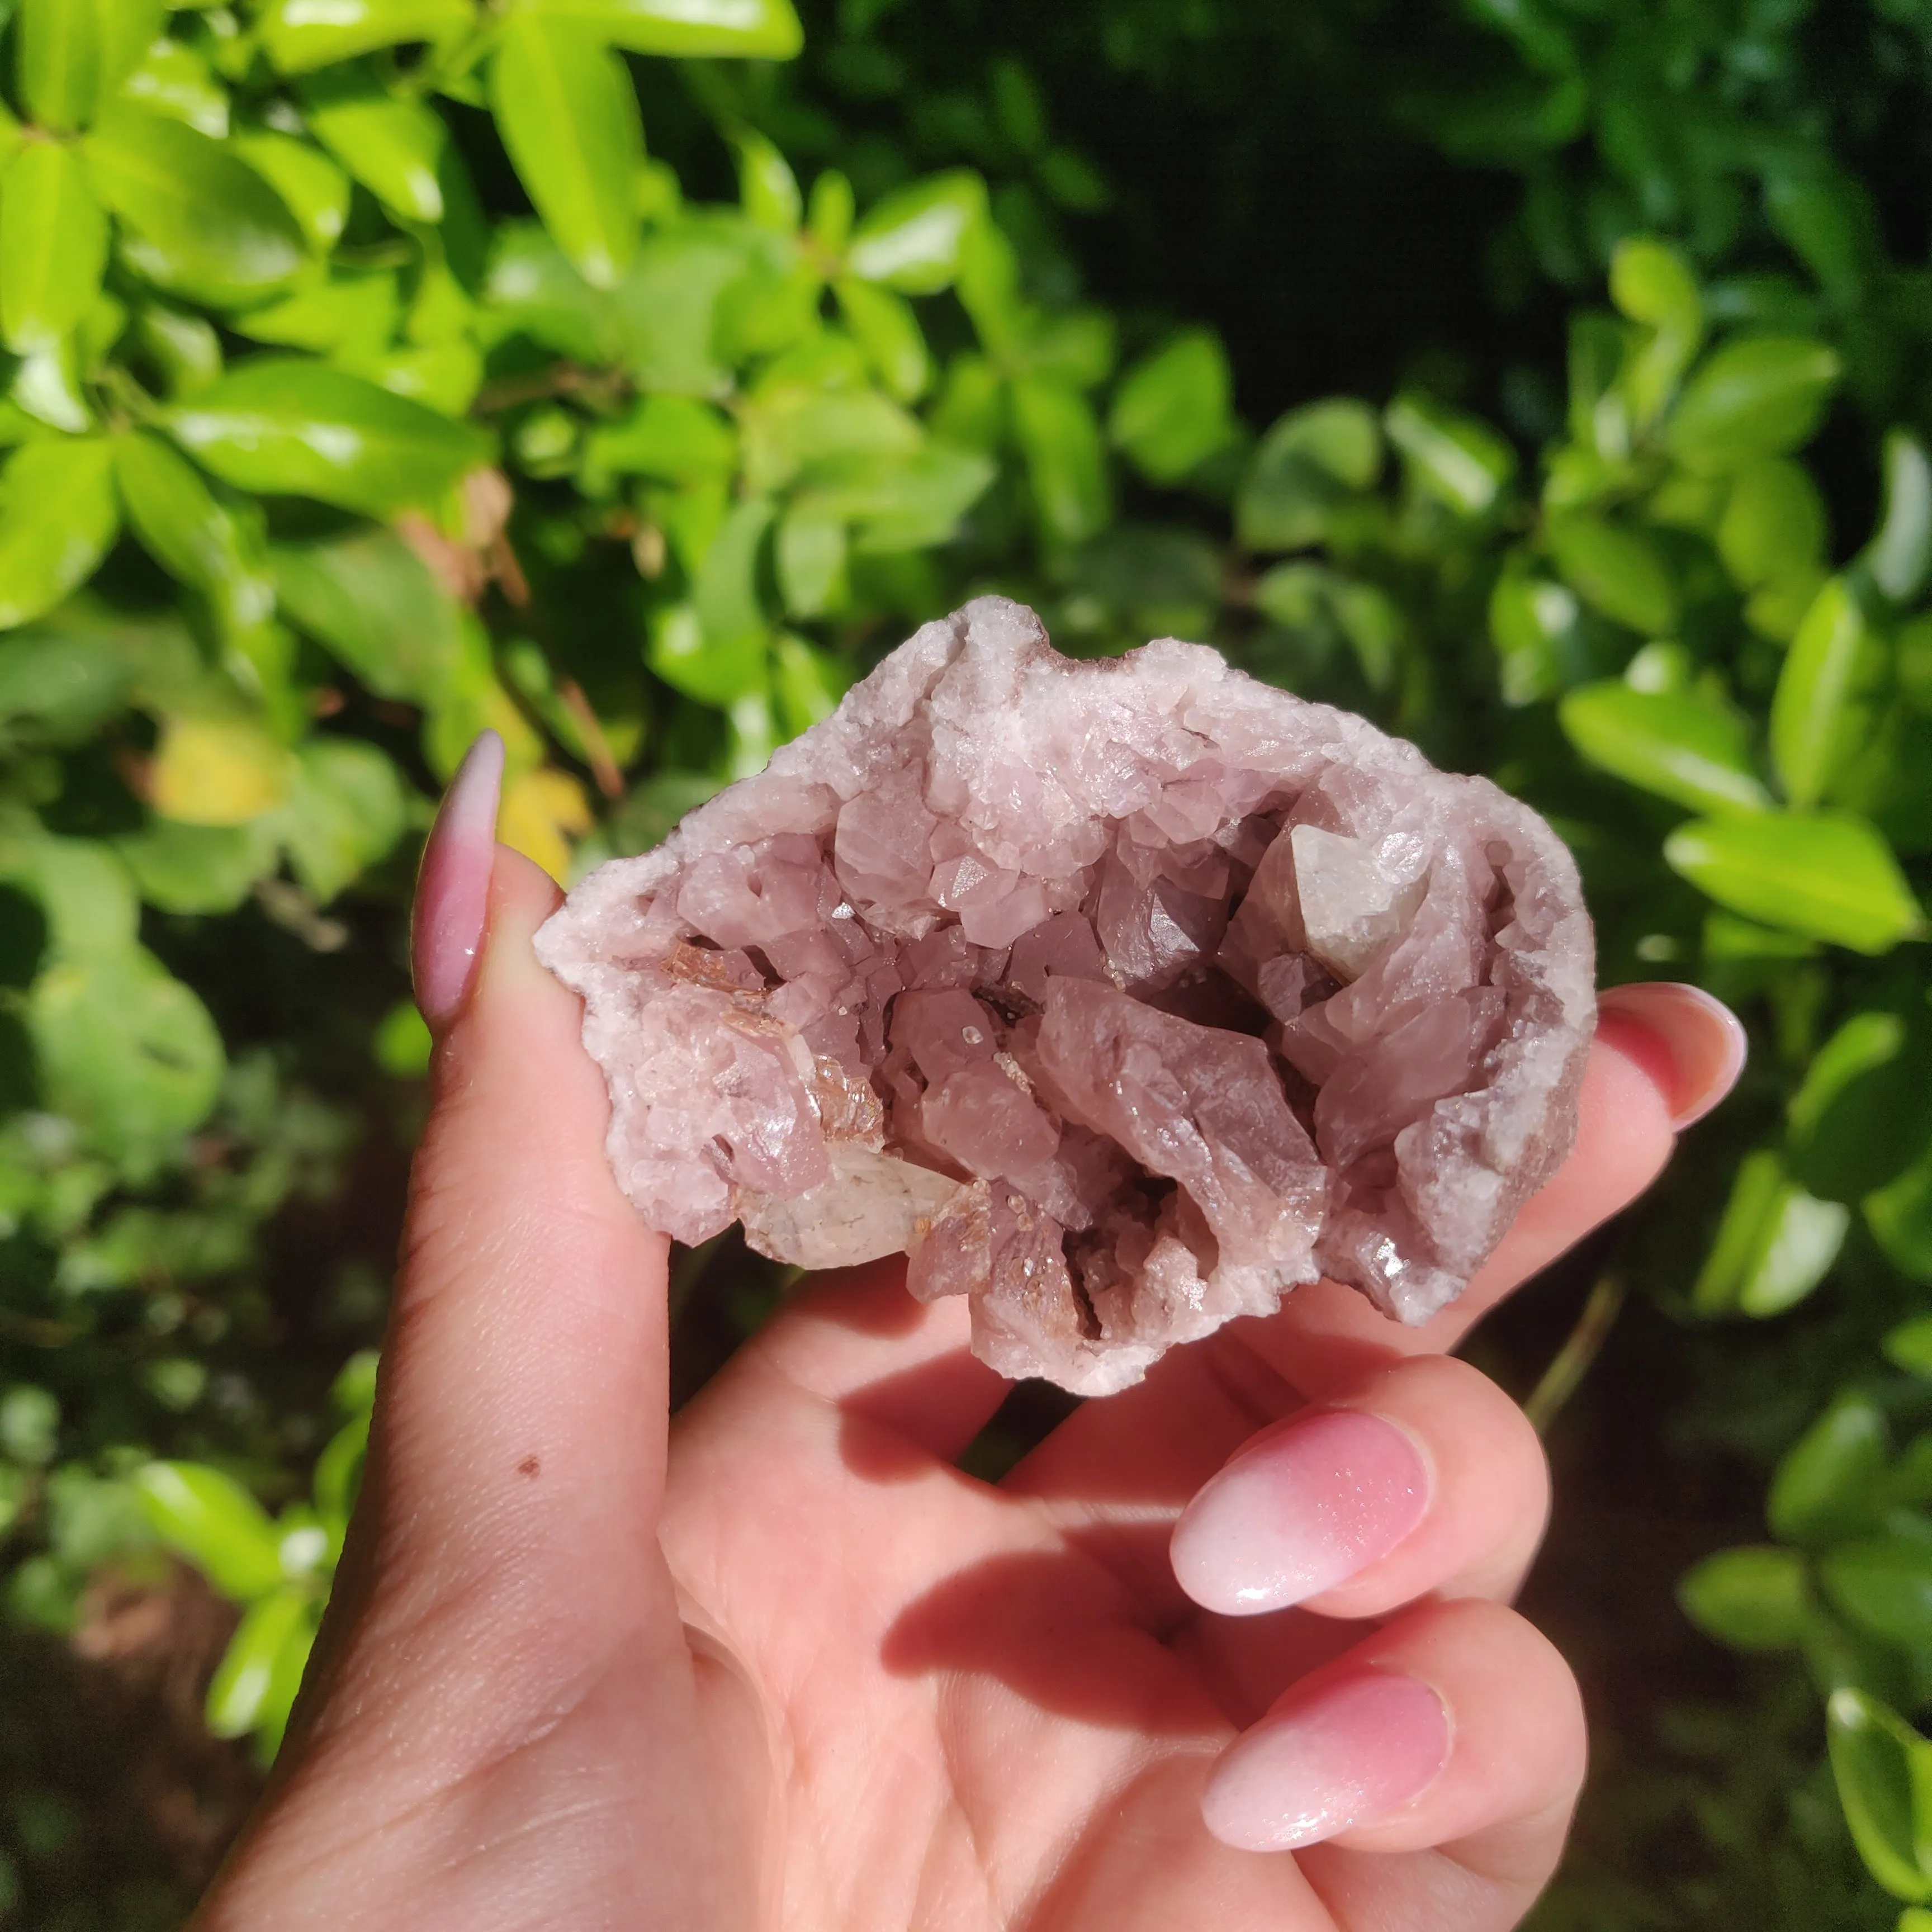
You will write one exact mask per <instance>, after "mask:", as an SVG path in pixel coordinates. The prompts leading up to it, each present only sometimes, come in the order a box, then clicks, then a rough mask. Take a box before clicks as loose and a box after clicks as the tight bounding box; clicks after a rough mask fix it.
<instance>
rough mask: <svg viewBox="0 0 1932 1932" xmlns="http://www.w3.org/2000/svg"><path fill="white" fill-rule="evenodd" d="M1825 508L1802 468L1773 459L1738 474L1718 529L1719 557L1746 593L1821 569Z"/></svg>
mask: <svg viewBox="0 0 1932 1932" xmlns="http://www.w3.org/2000/svg"><path fill="white" fill-rule="evenodd" d="M1825 538H1826V529H1825V505H1824V500H1823V498H1822V497H1820V495H1819V494H1818V486H1817V484H1815V483H1814V482H1813V481H1812V480H1811V474H1810V472H1808V471H1807V470H1806V469H1805V467H1804V466H1803V465H1802V464H1801V463H1794V462H1793V461H1792V460H1791V459H1790V458H1789V457H1784V456H1767V457H1766V458H1763V460H1762V461H1760V462H1757V463H1753V464H1751V466H1750V467H1749V468H1748V469H1742V470H1740V471H1739V472H1738V476H1737V480H1736V481H1735V482H1734V483H1733V484H1732V485H1731V490H1730V496H1729V497H1728V498H1727V499H1726V501H1725V504H1724V514H1723V516H1722V517H1721V519H1720V520H1719V522H1718V555H1719V556H1721V557H1722V558H1723V559H1724V568H1726V569H1727V570H1728V571H1730V574H1731V580H1732V581H1733V583H1736V585H1737V586H1739V589H1744V590H1755V589H1757V588H1758V586H1760V584H1765V583H1774V582H1775V581H1777V580H1779V579H1781V578H1787V577H1791V576H1792V575H1793V574H1796V573H1799V572H1803V571H1811V570H1814V569H1816V568H1817V567H1818V565H1819V563H1820V559H1822V558H1823V556H1824V553H1825Z"/></svg>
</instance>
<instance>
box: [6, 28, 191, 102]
mask: <svg viewBox="0 0 1932 1932" xmlns="http://www.w3.org/2000/svg"><path fill="white" fill-rule="evenodd" d="M165 15H166V7H165V5H164V4H163V0H21V6H20V26H19V27H18V28H17V30H16V34H15V62H16V69H15V71H16V74H17V79H18V81H19V84H20V95H21V98H22V99H23V100H24V101H25V102H26V105H27V108H28V112H29V113H31V115H33V118H34V120H35V121H38V122H39V123H40V125H41V126H42V127H53V128H58V129H61V130H63V131H65V130H70V129H72V128H75V127H83V126H85V125H86V123H87V122H88V121H89V120H90V119H92V118H93V116H94V115H95V114H97V113H99V112H100V111H101V108H102V107H104V105H105V104H106V103H107V101H109V100H110V99H111V98H112V97H113V95H114V93H115V91H116V89H118V88H119V86H120V85H121V83H122V81H124V80H126V79H127V76H128V75H129V74H131V73H132V72H133V70H134V68H135V67H136V65H138V63H139V61H140V58H141V56H142V55H143V54H144V53H145V52H147V50H148V46H149V45H150V44H151V43H152V42H153V40H154V38H155V37H156V36H157V34H159V33H160V31H161V23H162V21H163V18H164V17H165Z"/></svg>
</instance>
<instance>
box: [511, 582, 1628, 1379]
mask: <svg viewBox="0 0 1932 1932" xmlns="http://www.w3.org/2000/svg"><path fill="white" fill-rule="evenodd" d="M537 945H538V953H540V955H541V957H542V958H543V959H544V962H545V963H546V964H547V965H549V966H550V968H552V970H553V971H555V972H556V974H558V976H559V977H560V978H562V980H564V981H565V983H567V984H568V985H569V986H571V987H573V988H574V989H576V990H577V992H580V993H581V994H582V995H583V998H584V1002H585V1011H584V1022H583V1037H584V1041H585V1044H586V1046H588V1048H589V1050H590V1052H592V1055H595V1058H596V1059H597V1060H598V1062H599V1063H600V1064H601V1066H602V1067H603V1069H604V1073H605V1076H606V1077H607V1080H608V1082H609V1085H610V1098H611V1121H610V1139H609V1150H610V1159H611V1162H612V1164H613V1167H614V1168H615V1170H616V1174H617V1176H618V1178H619V1181H620V1182H621V1183H622V1185H623V1187H624V1189H625V1192H626V1193H628V1195H629V1196H630V1198H631V1200H632V1201H633V1202H635V1204H636V1205H637V1208H638V1209H639V1210H640V1212H642V1213H643V1214H644V1215H645V1216H646V1218H647V1219H648V1220H649V1221H650V1222H651V1223H652V1224H653V1225H654V1226H657V1227H658V1228H661V1229H664V1230H665V1231H666V1232H668V1233H670V1235H673V1236H674V1237H676V1238H677V1239H678V1240H679V1241H690V1242H696V1241H703V1240H705V1239H706V1238H708V1237H709V1236H710V1235H715V1234H716V1233H718V1232H719V1231H720V1230H721V1229H724V1227H726V1226H728V1225H729V1224H730V1223H731V1222H732V1221H733V1220H741V1221H742V1223H744V1226H745V1235H746V1238H747V1239H748V1241H750V1243H751V1245H752V1246H753V1247H754V1248H757V1250H760V1252H762V1253H766V1254H768V1255H770V1256H774V1257H775V1258H776V1259H778V1260H780V1261H783V1262H795V1263H796V1264H798V1265H799V1266H801V1267H804V1268H830V1267H836V1266H839V1265H844V1264H847V1263H850V1262H859V1261H865V1260H869V1259H873V1258H874V1257H877V1256H881V1255H886V1254H891V1253H895V1252H898V1251H899V1250H904V1252H905V1253H907V1255H908V1256H910V1262H909V1264H908V1269H907V1280H908V1285H909V1286H910V1289H911V1291H912V1292H913V1294H914V1295H918V1296H919V1297H921V1298H926V1299H930V1298H933V1297H935V1296H939V1295H965V1296H966V1297H967V1298H968V1299H969V1301H970V1302H971V1310H972V1330H973V1346H974V1349H975V1351H976V1352H977V1353H978V1354H979V1355H980V1356H981V1357H982V1358H983V1359H984V1360H986V1361H988V1362H989V1363H990V1364H992V1366H993V1367H995V1368H997V1369H999V1370H1002V1371H1003V1372H1004V1373H1007V1374H1008V1375H1011V1376H1028V1375H1038V1376H1048V1377H1049V1378H1051V1379H1052V1380H1054V1381H1055V1382H1059V1383H1061V1384H1062V1385H1064V1386H1065V1387H1066V1388H1070V1389H1073V1390H1076V1391H1079V1392H1081V1393H1082V1394H1106V1393H1108V1392H1109V1391H1112V1390H1115V1389H1118V1388H1124V1387H1125V1386H1127V1385H1128V1384H1130V1383H1132V1382H1136V1381H1138V1380H1139V1379H1140V1377H1141V1376H1142V1375H1143V1374H1144V1373H1145V1371H1146V1370H1147V1367H1148V1364H1151V1362H1153V1361H1154V1360H1155V1358H1157V1357H1158V1356H1159V1355H1161V1354H1162V1353H1163V1351H1165V1350H1166V1349H1169V1348H1170V1347H1172V1346H1173V1345H1174V1344H1175V1343H1179V1342H1185V1341H1189V1340H1193V1339H1194V1338H1196V1337H1199V1336H1202V1335H1205V1334H1208V1333H1209V1332H1210V1331H1212V1330H1213V1329H1214V1328H1218V1327H1219V1326H1220V1325H1221V1324H1222V1323H1223V1322H1227V1321H1229V1320H1230V1319H1232V1318H1233V1317H1235V1316H1241V1315H1256V1314H1265V1313H1270V1312H1271V1311H1272V1310H1274V1309H1275V1308H1276V1307H1277V1306H1278V1304H1279V1303H1280V1298H1281V1296H1282V1295H1283V1293H1284V1292H1286V1290H1288V1289H1292V1288H1293V1287H1294V1286H1295V1285H1296V1284H1297V1283H1301V1282H1307V1281H1312V1280H1314V1279H1315V1278H1316V1277H1317V1276H1319V1275H1323V1274H1326V1275H1328V1276H1331V1277H1334V1278H1337V1279H1338V1280H1343V1281H1346V1282H1349V1283H1353V1284H1354V1285H1355V1286H1357V1287H1358V1288H1359V1289H1361V1290H1362V1291H1363V1292H1364V1293H1366V1294H1367V1295H1369V1296H1370V1298H1371V1299H1372V1300H1373V1301H1375V1303H1376V1304H1377V1305H1378V1306H1379V1307H1381V1308H1382V1310H1384V1311H1385V1312H1386V1313H1389V1314H1391V1315H1393V1316H1397V1317H1399V1318H1400V1319H1402V1320H1404V1321H1406V1322H1419V1321H1422V1320H1424V1319H1427V1317H1428V1316H1430V1315H1432V1314H1433V1313H1435V1312H1436V1310H1438V1309H1439V1308H1440V1307H1442V1306H1443V1304H1445V1302H1447V1301H1450V1300H1451V1298H1454V1296H1455V1295H1457V1293H1459V1292H1460V1290H1461V1289H1463V1287H1464V1286H1466V1284H1467V1283H1468V1281H1469V1277H1470V1276H1471V1274H1472V1273H1473V1272H1474V1271H1475V1269H1476V1268H1477V1267H1478V1265H1480V1264H1481V1262H1482V1261H1483V1260H1484V1259H1485V1257H1487V1255H1488V1254H1489V1253H1490V1250H1492V1249H1493V1247H1494V1246H1495V1245H1496V1241H1498V1239H1499V1238H1500V1237H1501V1235H1502V1233H1503V1232H1504V1230H1505V1229H1506V1228H1508V1226H1509V1224H1510V1222H1511V1219H1512V1218H1513V1217H1514V1214H1515V1213H1516V1211H1517V1208H1518V1207H1519V1206H1520V1205H1521V1203H1522V1202H1523V1199H1525V1197H1526V1196H1527V1195H1528V1194H1529V1193H1530V1192H1531V1191H1532V1190H1533V1189H1534V1188H1535V1187H1537V1186H1538V1184H1540V1183H1541V1182H1542V1181H1544V1179H1545V1178H1547V1176H1548V1175H1550V1172H1552V1171H1553V1169H1555V1167H1556V1166H1557V1164H1558V1163H1559V1162H1560V1161H1561V1160H1562V1157H1563V1156H1564V1154H1565V1153H1566V1152H1567V1151H1568V1148H1569V1145H1570V1143H1571V1138H1572V1136H1573V1133H1574V1127H1575V1116H1576V1100H1577V1089H1578V1086H1579V1084H1580V1081H1581V1078H1582V1074H1583V1060H1584V1056H1585V1054H1586V1050H1587V1049H1588V1046H1589V1037H1590V1034H1591V1031H1592V1027H1593V1025H1594V1022H1595V1000H1594V996H1593V994H1592V983H1593V959H1592V935H1591V930H1590V924H1589V919H1588V917H1587V916H1586V913H1585V912H1584V910H1583V902H1582V898H1581V895H1580V891H1579V889H1578V885H1577V874H1576V871H1575V868H1574V865H1572V863H1571V859H1570V857H1569V855H1568V853H1567V852H1566V851H1565V849H1564V847H1563V846H1562V844H1561V843H1560V842H1559V841H1558V839H1557V838H1556V835H1554V834H1553V832H1551V831H1550V828H1549V827H1548V826H1547V825H1545V824H1544V823H1543V821H1542V820H1541V819H1540V818H1538V817H1537V816H1536V815H1535V813H1533V812H1532V811H1530V810H1529V808H1527V807H1526V806H1524V805H1520V804H1519V803H1517V802H1516V801H1515V800H1514V799H1511V798H1510V797H1508V796H1507V795H1506V794H1505V793H1502V792H1501V791H1499V790H1497V789H1496V787H1495V786H1493V785H1492V784H1490V783H1488V782H1487V781H1486V780H1484V779H1481V778H1463V777H1457V776H1453V775H1449V774H1447V773H1444V772H1439V771H1436V769H1433V767H1432V766H1430V764H1429V763H1427V761H1426V760H1424V757H1422V755H1421V753H1420V752H1419V751H1417V750H1416V749H1415V747H1414V746H1412V745H1408V744H1405V743H1403V742H1400V741H1399V740H1397V739H1392V738H1390V737H1388V736H1386V735H1385V733H1382V732H1381V731H1379V730H1376V728H1375V727H1373V725H1370V724H1367V723H1366V722H1365V721H1363V720H1362V719H1361V718H1355V717H1352V716H1350V715H1347V714H1346V713H1345V712H1337V711H1335V710H1332V709H1329V708H1328V707H1326V706H1321V705H1316V704H1310V703H1304V702H1303V701H1302V700H1300V699H1298V698H1295V697H1290V696H1289V695H1288V694H1286V693H1284V692H1282V691H1277V690H1274V689H1272V688H1270V687H1268V686H1267V685H1262V684H1259V683H1257V682H1255V681H1254V680H1253V679H1250V678H1249V677H1247V676H1244V674H1243V673H1241V672H1239V671H1237V670H1232V669H1231V668H1230V667H1229V666H1228V664H1226V662H1224V661H1223V659H1222V658H1220V656H1219V655H1217V653H1216V652H1214V651H1211V650H1209V649H1205V648H1204V647H1202V646H1199V645H1195V644H1185V643H1176V642H1174V641H1173V640H1160V641H1157V642H1156V643H1151V644H1148V646H1145V648H1144V649H1140V650H1137V651H1135V652H1131V653H1130V654H1129V655H1127V656H1126V657H1124V658H1118V659H1115V660H1109V661H1102V662H1077V661H1073V660H1070V659H1068V658H1063V657H1061V655H1059V654H1058V652H1055V650H1054V649H1052V646H1050V645H1049V643H1048V641H1047V639H1046V633H1045V631H1044V630H1043V628H1042V627H1041V625H1040V621H1039V619H1037V617H1036V616H1034V613H1032V612H1031V611H1030V610H1027V609H1025V608H1024V607H1022V606H1021V605H1019V604H1014V603H1011V602H1009V601H1007V600H1006V599H1004V598H997V597H984V598H979V599H977V601H974V602H973V603H971V604H968V605H967V606H966V607H965V609H964V610H959V611H957V612H956V613H954V614H953V616H950V617H947V618H945V619H941V620H940V621H938V622H935V623H932V624H929V625H926V627H925V628H923V629H922V630H921V631H919V633H918V634H916V636H914V637H912V638H911V639H910V640H908V641H907V643H904V645H902V646H901V647H900V648H899V649H898V650H896V651H895V652H893V653H892V655H891V656H890V657H889V658H886V661H884V662H883V664H880V667H878V669H877V670H875V671H874V673H872V674H871V676H869V677H868V678H867V679H865V681H864V682H862V683H861V684H859V685H856V686H855V687H854V688H853V690H852V691H850V693H849V694H847V697H846V699H845V700H844V703H842V704H841V706H839V707H838V710H837V712H835V713H834V715H832V716H831V717H830V718H827V719H826V721H824V722H823V724H818V725H817V726H815V727H813V729H811V730H809V731H808V732H806V733H805V734H804V736H802V737H800V738H799V739H796V740H795V741H794V742H793V743H791V744H789V745H786V746H785V747H784V748H783V749H782V750H781V751H779V752H778V753H777V754H776V755H775V757H773V758H772V761H771V763H770V765H769V767H768V768H767V769H766V770H765V771H763V772H761V773H760V774H759V775H757V777H755V778H747V779H745V780H743V781H741V782H740V783H739V784H734V785H733V786H731V787H730V788H729V789H728V790H726V791H724V792H722V793H720V794H719V795H718V796H717V797H715V798H714V799H712V800H711V801H710V802H709V803H708V804H706V805H702V806H700V808H698V809H697V810H696V811H694V812H692V813H691V814H690V815H689V816H688V817H686V818H685V820H684V821H683V823H682V824H681V825H680V826H679V827H678V828H677V829H676V831H675V832H673V834H672V835H671V836H670V838H669V839H667V841H665V843H664V844H663V845H661V846H660V847H658V849H657V850H655V851H652V852H649V853H645V854H644V855H643V856H641V857H638V858H634V859H618V860H616V861H615V862H613V863H611V864H609V865H604V866H603V867H601V868H600V869H599V870H598V871H595V872H594V873H592V874H591V875H590V876H589V877H588V878H586V879H585V880H583V883H581V884H580V885H579V886H577V889H575V890H574V892H572V893H571V895H570V898H569V900H568V903H567V904H565V906H564V907H563V908H562V910H560V911H559V912H558V913H556V916H554V917H553V919H551V920H550V922H548V924H547V925H546V926H544V929H542V931H541V933H540V934H539V935H538V942H537Z"/></svg>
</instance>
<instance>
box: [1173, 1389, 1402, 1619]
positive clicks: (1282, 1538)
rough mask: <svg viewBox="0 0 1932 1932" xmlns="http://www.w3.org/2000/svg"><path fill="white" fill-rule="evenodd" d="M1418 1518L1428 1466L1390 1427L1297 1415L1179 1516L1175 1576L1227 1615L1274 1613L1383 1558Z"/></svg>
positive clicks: (1338, 1414)
mask: <svg viewBox="0 0 1932 1932" xmlns="http://www.w3.org/2000/svg"><path fill="white" fill-rule="evenodd" d="M1428 1508H1429V1470H1428V1467H1427V1464H1426V1463H1424V1460H1423V1457H1422V1453H1421V1451H1420V1450H1419V1449H1418V1448H1417V1447H1416V1445H1415V1443H1414V1442H1412V1441H1411V1440H1410V1439H1409V1436H1408V1435H1407V1434H1406V1433H1405V1432H1404V1431H1403V1430H1400V1429H1398V1428H1397V1427H1396V1426H1395V1424H1394V1423H1392V1422H1385V1421H1383V1420H1382V1418H1381V1417H1380V1416H1379V1415H1367V1414H1365V1413H1364V1412H1362V1411H1361V1410H1359V1409H1329V1410H1327V1411H1325V1412H1323V1413H1322V1414H1320V1415H1309V1416H1298V1417H1297V1418H1295V1420H1294V1421H1292V1422H1290V1423H1289V1424H1287V1425H1286V1427H1283V1428H1281V1429H1280V1430H1277V1432H1276V1433H1274V1434H1272V1435H1271V1436H1266V1437H1264V1438H1263V1439H1262V1440H1261V1441H1260V1442H1257V1443H1256V1444H1254V1445H1253V1446H1251V1447H1250V1448H1247V1449H1244V1450H1243V1451H1241V1454H1239V1455H1238V1456H1237V1457H1235V1460H1233V1461H1232V1462H1231V1463H1229V1464H1228V1466H1226V1468H1225V1469H1223V1470H1222V1472H1220V1475H1217V1476H1216V1477H1214V1478H1213V1479H1212V1480H1211V1481H1210V1482H1209V1483H1208V1484H1207V1486H1206V1487H1205V1488H1204V1489H1202V1490H1201V1492H1200V1493H1199V1494H1198V1495H1197V1496H1196V1497H1195V1499H1194V1500H1193V1502H1191V1503H1190V1504H1189V1505H1188V1506H1187V1508H1186V1509H1185V1510H1184V1511H1182V1512H1181V1520H1180V1521H1179V1522H1178V1523H1176V1524H1175V1528H1174V1541H1173V1544H1172V1550H1171V1555H1172V1561H1173V1564H1174V1574H1175V1577H1176V1578H1177V1579H1178V1580H1179V1582H1180V1584H1181V1588H1182V1589H1184V1590H1185V1591H1186V1592H1187V1594H1188V1595H1190V1597H1192V1598H1193V1599H1194V1601H1196V1603H1197V1604H1201V1605H1202V1607H1204V1608H1205V1609H1207V1610H1219V1611H1220V1612H1221V1613H1223V1615H1224V1616H1254V1615H1256V1614H1257V1613H1259V1612H1261V1611H1263V1610H1283V1609H1285V1608H1286V1607H1287V1606H1288V1605H1289V1604H1299V1603H1301V1602H1304V1601H1306V1600H1307V1598H1310V1597H1313V1596H1318V1595H1320V1593H1321V1592H1322V1591H1324V1590H1330V1589H1334V1586H1336V1585H1337V1583H1343V1582H1346V1580H1348V1579H1349V1577H1352V1576H1354V1575H1355V1574H1356V1572H1357V1571H1360V1570H1364V1569H1366V1568H1367V1567H1368V1565H1370V1564H1371V1563H1373V1562H1375V1561H1376V1559H1378V1558H1379V1557H1382V1556H1387V1555H1388V1553H1389V1552H1390V1551H1391V1550H1393V1549H1394V1547H1396V1545H1397V1544H1398V1543H1400V1541H1402V1540H1403V1538H1404V1537H1406V1535H1408V1534H1409V1532H1410V1531H1411V1530H1412V1529H1414V1528H1415V1526H1416V1525H1417V1524H1418V1523H1420V1522H1421V1520H1422V1519H1423V1517H1424V1514H1425V1513H1426V1512H1427V1509H1428Z"/></svg>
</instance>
